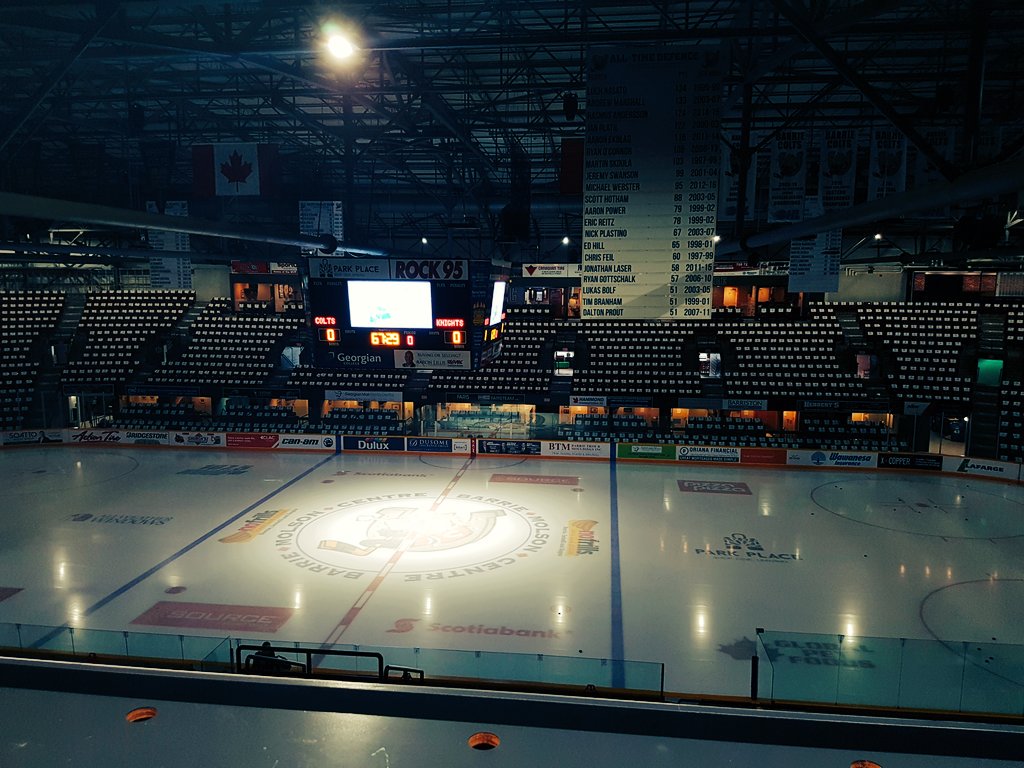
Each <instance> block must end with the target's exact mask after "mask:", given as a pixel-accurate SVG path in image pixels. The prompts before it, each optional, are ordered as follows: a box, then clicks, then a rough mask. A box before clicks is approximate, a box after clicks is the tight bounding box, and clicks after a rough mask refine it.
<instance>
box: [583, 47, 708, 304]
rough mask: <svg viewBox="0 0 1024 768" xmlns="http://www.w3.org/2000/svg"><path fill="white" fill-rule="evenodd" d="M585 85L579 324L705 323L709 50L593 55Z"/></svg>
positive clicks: (612, 52) (639, 51)
mask: <svg viewBox="0 0 1024 768" xmlns="http://www.w3.org/2000/svg"><path fill="white" fill-rule="evenodd" d="M588 77H589V79H588V84H587V140H586V151H585V154H584V182H583V238H582V243H583V271H582V274H581V276H580V279H581V287H582V291H581V294H582V295H581V313H580V314H581V317H583V318H584V319H593V318H623V319H636V320H640V319H661V320H672V319H687V318H688V319H707V318H710V317H711V290H712V279H713V276H714V262H715V252H714V241H713V239H712V238H713V237H714V235H715V228H716V209H717V206H718V176H719V170H720V168H719V166H720V164H721V151H720V148H719V142H718V123H719V119H718V118H719V110H720V107H719V105H720V102H721V88H722V85H721V82H722V81H721V73H720V70H719V67H718V56H717V51H710V50H704V49H688V50H679V51H653V50H650V49H647V50H633V51H622V50H616V51H595V52H593V53H592V54H591V56H590V62H589V76H588Z"/></svg>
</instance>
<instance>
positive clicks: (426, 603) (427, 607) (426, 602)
mask: <svg viewBox="0 0 1024 768" xmlns="http://www.w3.org/2000/svg"><path fill="white" fill-rule="evenodd" d="M433 613H434V598H433V597H432V596H431V595H426V596H425V597H424V598H423V615H424V616H430V615H431V614H433Z"/></svg>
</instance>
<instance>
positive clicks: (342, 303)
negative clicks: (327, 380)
mask: <svg viewBox="0 0 1024 768" xmlns="http://www.w3.org/2000/svg"><path fill="white" fill-rule="evenodd" d="M505 286H506V283H505V281H504V280H503V279H494V278H493V277H492V276H491V265H490V263H489V262H475V261H468V260H460V259H372V258H371V259H360V258H311V259H310V260H309V305H310V311H311V314H312V321H313V327H314V332H315V334H316V347H315V351H314V356H315V359H316V364H317V366H318V367H321V368H398V369H407V370H408V369H415V368H423V369H428V370H429V369H435V368H447V369H462V370H470V369H473V368H479V367H480V366H482V365H484V364H485V363H487V362H488V361H490V360H492V359H493V358H495V357H496V356H497V355H498V352H499V351H500V350H501V342H502V333H503V331H504V319H505V314H504V303H505Z"/></svg>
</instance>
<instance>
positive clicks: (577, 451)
mask: <svg viewBox="0 0 1024 768" xmlns="http://www.w3.org/2000/svg"><path fill="white" fill-rule="evenodd" d="M540 455H541V456H550V457H551V458H568V459H608V458H611V455H612V449H611V444H610V443H574V442H570V441H557V440H542V441H541V444H540Z"/></svg>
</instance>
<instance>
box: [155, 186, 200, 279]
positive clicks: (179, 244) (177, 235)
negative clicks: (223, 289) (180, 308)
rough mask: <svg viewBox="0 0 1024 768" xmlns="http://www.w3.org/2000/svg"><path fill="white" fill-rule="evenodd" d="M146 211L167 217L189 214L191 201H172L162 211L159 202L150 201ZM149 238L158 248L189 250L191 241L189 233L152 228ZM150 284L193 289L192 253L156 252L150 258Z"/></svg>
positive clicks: (158, 249)
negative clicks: (164, 253)
mask: <svg viewBox="0 0 1024 768" xmlns="http://www.w3.org/2000/svg"><path fill="white" fill-rule="evenodd" d="M146 212H147V213H156V214H160V213H162V214H164V215H165V216H188V201H187V200H168V201H167V202H166V203H164V209H163V210H162V211H161V210H160V207H159V206H158V205H157V203H156V201H154V200H149V201H147V202H146ZM146 239H147V240H148V241H149V247H150V248H152V249H153V250H154V251H177V252H179V253H188V252H189V250H190V249H191V240H190V239H189V235H188V233H186V232H168V231H167V230H162V229H151V230H149V231H148V233H147V237H146ZM149 284H150V287H152V288H184V289H191V288H192V259H190V258H189V257H188V256H162V255H160V254H157V253H154V254H153V255H151V256H150V257H149Z"/></svg>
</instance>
